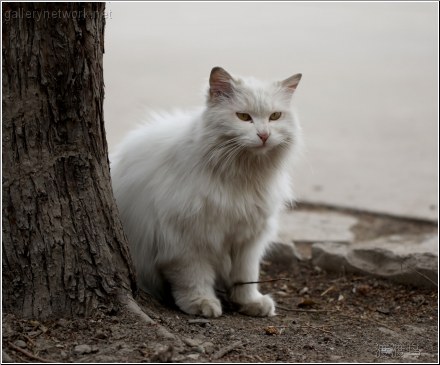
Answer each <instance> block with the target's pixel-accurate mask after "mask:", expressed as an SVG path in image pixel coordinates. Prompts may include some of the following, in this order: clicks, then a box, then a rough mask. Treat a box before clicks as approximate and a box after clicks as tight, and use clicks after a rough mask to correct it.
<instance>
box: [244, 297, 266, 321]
mask: <svg viewBox="0 0 440 365" xmlns="http://www.w3.org/2000/svg"><path fill="white" fill-rule="evenodd" d="M240 313H243V314H247V315H248V316H253V317H270V316H274V315H275V302H274V301H273V299H272V298H271V297H270V296H269V295H262V296H261V297H259V298H258V299H257V300H255V301H252V302H249V303H244V304H241V305H240Z"/></svg>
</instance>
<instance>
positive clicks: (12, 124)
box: [2, 3, 135, 318]
mask: <svg viewBox="0 0 440 365" xmlns="http://www.w3.org/2000/svg"><path fill="white" fill-rule="evenodd" d="M2 5H3V8H2V15H3V19H2V21H3V48H2V52H3V69H2V72H3V85H2V88H3V100H2V103H3V126H2V128H3V146H2V149H3V197H2V198H3V218H2V222H3V246H2V253H3V255H2V264H3V310H4V311H7V312H13V313H16V314H20V315H22V316H25V317H34V318H48V317H55V316H68V315H89V314H91V313H92V312H93V311H94V310H95V309H96V308H98V307H99V306H100V305H105V306H107V307H108V306H109V305H110V306H111V303H115V301H114V300H113V299H115V295H116V294H120V291H123V292H124V291H125V292H126V293H130V292H131V291H133V290H135V276H134V271H133V269H132V265H131V259H130V256H129V252H128V248H127V247H128V246H127V242H126V237H125V235H124V233H123V229H122V225H121V222H120V219H119V216H118V212H117V208H116V204H115V201H114V198H113V193H112V189H111V183H110V171H109V162H108V150H107V142H106V138H105V130H104V118H103V99H104V82H103V68H102V60H103V53H104V24H105V19H104V17H103V14H104V7H105V5H104V3H21V4H20V3H3V4H2Z"/></svg>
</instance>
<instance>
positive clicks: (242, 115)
mask: <svg viewBox="0 0 440 365" xmlns="http://www.w3.org/2000/svg"><path fill="white" fill-rule="evenodd" d="M236 114H237V117H238V119H240V120H242V121H244V122H250V121H252V117H251V116H250V115H249V114H248V113H236Z"/></svg>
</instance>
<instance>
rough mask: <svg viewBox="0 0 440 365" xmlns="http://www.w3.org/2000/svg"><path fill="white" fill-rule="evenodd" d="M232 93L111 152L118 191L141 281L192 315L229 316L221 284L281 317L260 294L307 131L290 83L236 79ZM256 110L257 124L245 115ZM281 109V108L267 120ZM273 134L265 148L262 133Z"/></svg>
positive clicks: (255, 308)
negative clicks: (218, 289) (242, 116)
mask: <svg viewBox="0 0 440 365" xmlns="http://www.w3.org/2000/svg"><path fill="white" fill-rule="evenodd" d="M230 82H231V84H233V86H234V93H233V95H232V96H230V97H225V98H222V97H220V98H217V99H216V100H212V98H210V97H209V96H208V101H207V106H206V107H205V108H204V109H202V110H199V111H196V112H192V113H184V112H177V113H174V114H170V115H156V116H155V117H154V120H153V121H152V122H151V123H149V124H145V125H143V126H141V127H140V128H138V129H137V130H134V131H133V132H131V133H130V134H129V135H128V136H127V138H125V140H124V141H123V142H122V144H121V145H120V146H119V148H118V149H117V150H116V152H115V153H114V154H113V155H112V156H111V160H112V163H111V172H112V182H113V189H114V194H115V197H116V200H117V204H118V207H119V212H120V215H121V219H122V222H123V225H124V229H125V232H126V234H127V237H128V241H129V243H130V250H131V254H132V257H133V261H134V265H135V267H136V270H137V275H138V281H139V285H140V286H141V288H143V289H144V290H146V291H148V292H150V293H151V294H153V295H156V296H159V297H161V296H165V295H166V290H167V289H166V288H167V286H166V285H165V284H166V283H168V284H169V286H170V288H171V292H172V295H173V297H174V300H175V302H176V304H177V305H178V306H179V307H180V308H181V309H182V310H183V311H185V312H187V313H190V314H200V315H203V316H206V317H217V316H220V315H221V314H222V309H221V304H220V301H219V300H218V298H217V297H216V294H215V291H214V287H215V285H222V286H223V287H224V288H226V290H227V292H228V294H229V298H230V300H231V301H232V302H234V303H236V304H238V305H239V309H240V311H241V312H243V313H245V314H248V315H253V316H267V315H274V313H275V306H274V301H273V300H272V299H271V298H270V297H269V296H268V295H262V294H261V293H260V292H259V291H258V285H256V284H252V285H235V286H234V284H235V283H238V282H248V281H257V280H258V277H259V263H260V260H261V257H262V255H263V253H264V251H265V249H266V248H267V247H268V245H269V243H270V242H271V241H272V240H273V239H274V238H275V237H276V232H277V221H278V218H277V217H278V214H279V212H280V210H281V209H282V208H283V206H284V203H285V202H286V201H288V200H291V199H292V195H291V194H292V193H291V184H290V176H289V172H290V169H291V165H290V161H291V157H292V156H294V155H295V151H296V148H297V147H298V145H299V143H300V128H299V124H298V122H297V120H296V119H295V117H294V115H293V113H292V110H291V106H290V102H291V95H292V91H291V90H290V91H289V90H288V89H287V88H285V87H284V86H283V85H282V83H280V82H275V83H270V84H263V83H260V82H258V81H256V80H253V79H242V78H241V79H239V78H234V79H232V80H231V81H230ZM236 112H245V113H249V114H250V115H251V116H252V118H253V123H249V122H244V121H241V120H239V119H238V117H237V116H236ZM273 112H282V116H281V118H280V119H279V120H277V121H271V122H269V116H270V115H271V113H273ZM259 132H269V133H270V137H269V139H268V140H267V142H266V145H265V146H262V141H261V139H260V138H259V137H258V136H257V133H259Z"/></svg>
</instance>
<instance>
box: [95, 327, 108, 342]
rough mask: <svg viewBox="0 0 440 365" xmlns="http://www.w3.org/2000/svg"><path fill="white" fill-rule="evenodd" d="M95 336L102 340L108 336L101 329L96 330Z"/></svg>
mask: <svg viewBox="0 0 440 365" xmlns="http://www.w3.org/2000/svg"><path fill="white" fill-rule="evenodd" d="M95 336H96V338H100V339H101V340H104V339H106V338H107V337H108V336H107V334H106V333H105V332H104V331H103V330H101V329H99V330H97V331H96V334H95Z"/></svg>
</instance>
